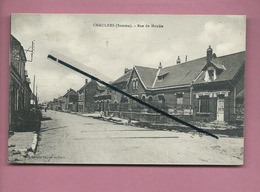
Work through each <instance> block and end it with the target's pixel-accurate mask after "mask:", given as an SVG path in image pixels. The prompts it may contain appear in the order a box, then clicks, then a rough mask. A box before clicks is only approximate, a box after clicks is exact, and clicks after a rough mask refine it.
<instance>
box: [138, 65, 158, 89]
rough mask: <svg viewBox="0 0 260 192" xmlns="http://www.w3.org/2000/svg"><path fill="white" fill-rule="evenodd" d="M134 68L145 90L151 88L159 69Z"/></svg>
mask: <svg viewBox="0 0 260 192" xmlns="http://www.w3.org/2000/svg"><path fill="white" fill-rule="evenodd" d="M134 68H135V70H136V72H137V75H138V76H139V78H140V80H141V81H142V83H143V84H144V86H145V87H146V88H152V86H153V82H154V80H155V78H156V74H157V72H158V70H159V69H155V68H150V67H142V66H135V67H134Z"/></svg>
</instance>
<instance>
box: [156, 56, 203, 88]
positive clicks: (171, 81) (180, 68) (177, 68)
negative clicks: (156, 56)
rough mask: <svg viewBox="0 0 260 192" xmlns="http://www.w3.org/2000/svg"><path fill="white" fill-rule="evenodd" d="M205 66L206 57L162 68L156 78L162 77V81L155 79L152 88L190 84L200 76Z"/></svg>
mask: <svg viewBox="0 0 260 192" xmlns="http://www.w3.org/2000/svg"><path fill="white" fill-rule="evenodd" d="M205 65H206V57H203V58H199V59H195V60H192V61H187V62H184V63H180V64H177V65H172V66H169V67H165V68H162V69H161V70H160V72H159V74H158V76H164V79H163V80H158V78H157V79H156V81H155V84H154V86H153V88H164V87H172V86H178V85H187V84H190V83H191V82H192V81H193V80H194V79H196V77H197V76H198V75H199V74H200V72H201V70H202V69H203V67H204V66H205Z"/></svg>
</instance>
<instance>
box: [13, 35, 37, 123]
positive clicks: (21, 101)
mask: <svg viewBox="0 0 260 192" xmlns="http://www.w3.org/2000/svg"><path fill="white" fill-rule="evenodd" d="M10 55H11V57H10V85H9V125H10V126H9V128H10V127H12V122H13V121H15V116H17V115H19V114H18V113H21V112H22V111H27V110H29V109H30V101H31V99H32V91H31V88H30V86H29V85H30V79H29V78H28V73H27V71H26V70H25V64H26V61H27V59H26V55H25V52H24V49H23V46H22V45H21V43H20V42H19V41H18V40H17V39H16V38H15V37H14V36H13V35H11V36H10Z"/></svg>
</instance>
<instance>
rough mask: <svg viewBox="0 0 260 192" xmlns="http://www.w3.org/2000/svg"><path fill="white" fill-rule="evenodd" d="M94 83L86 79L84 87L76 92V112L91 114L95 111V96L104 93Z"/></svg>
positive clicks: (100, 87) (102, 89) (101, 88)
mask: <svg viewBox="0 0 260 192" xmlns="http://www.w3.org/2000/svg"><path fill="white" fill-rule="evenodd" d="M104 90H105V89H104V87H102V86H100V85H99V84H98V83H97V82H96V81H94V80H90V81H88V80H87V79H86V80H85V85H84V86H82V87H81V88H80V89H79V90H78V112H80V113H93V112H95V111H96V108H97V106H96V103H95V97H94V96H95V95H96V94H99V93H101V92H102V91H104Z"/></svg>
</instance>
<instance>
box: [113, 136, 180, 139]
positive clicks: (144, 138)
mask: <svg viewBox="0 0 260 192" xmlns="http://www.w3.org/2000/svg"><path fill="white" fill-rule="evenodd" d="M173 138H179V137H178V136H173V137H112V138H110V139H173Z"/></svg>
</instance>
